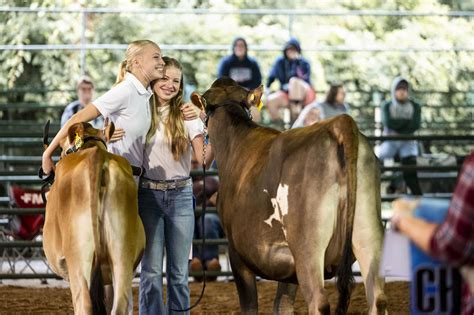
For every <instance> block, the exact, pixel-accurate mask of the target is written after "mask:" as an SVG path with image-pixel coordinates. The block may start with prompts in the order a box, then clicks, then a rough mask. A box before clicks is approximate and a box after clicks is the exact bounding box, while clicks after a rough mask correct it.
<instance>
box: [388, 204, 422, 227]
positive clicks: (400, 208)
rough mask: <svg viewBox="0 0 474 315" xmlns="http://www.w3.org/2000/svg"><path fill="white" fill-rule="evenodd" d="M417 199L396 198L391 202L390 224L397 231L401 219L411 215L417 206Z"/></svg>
mask: <svg viewBox="0 0 474 315" xmlns="http://www.w3.org/2000/svg"><path fill="white" fill-rule="evenodd" d="M418 202H419V200H418V199H405V198H398V199H396V200H394V201H393V202H392V210H393V215H392V218H391V219H390V223H391V224H392V226H393V227H394V228H395V230H398V224H399V222H400V219H401V218H402V217H406V216H411V215H413V211H414V210H415V208H416V207H417V205H418Z"/></svg>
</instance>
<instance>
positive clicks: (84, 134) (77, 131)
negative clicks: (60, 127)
mask: <svg viewBox="0 0 474 315" xmlns="http://www.w3.org/2000/svg"><path fill="white" fill-rule="evenodd" d="M114 131H115V126H114V124H113V123H110V124H109V123H107V122H106V123H105V128H104V129H101V130H99V129H96V128H94V127H92V125H91V124H89V123H84V122H83V123H76V124H74V125H72V126H71V127H69V129H68V136H67V137H66V138H65V139H64V140H63V141H62V142H61V144H60V145H61V148H62V149H63V152H62V154H61V155H62V156H64V155H67V154H69V153H73V152H76V151H78V150H80V149H81V148H84V147H90V146H91V145H90V144H89V143H88V142H90V143H92V142H93V141H95V142H96V143H103V144H104V145H105V143H106V142H108V141H109V140H110V138H111V137H112V135H113V134H114Z"/></svg>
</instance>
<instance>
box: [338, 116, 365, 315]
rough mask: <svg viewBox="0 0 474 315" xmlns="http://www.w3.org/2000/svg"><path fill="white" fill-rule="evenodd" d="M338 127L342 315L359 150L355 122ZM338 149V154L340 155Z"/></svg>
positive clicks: (350, 281)
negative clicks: (342, 179) (342, 180)
mask: <svg viewBox="0 0 474 315" xmlns="http://www.w3.org/2000/svg"><path fill="white" fill-rule="evenodd" d="M339 122H340V126H337V127H336V130H335V132H336V138H337V139H338V144H339V160H340V162H341V164H342V167H343V169H344V171H345V174H346V179H347V185H346V187H347V196H346V205H345V207H343V209H344V210H343V213H341V214H342V216H341V218H344V219H343V221H345V223H346V224H344V227H345V229H344V228H343V231H344V232H345V233H344V235H341V236H342V237H343V238H344V247H343V254H342V259H341V262H340V264H339V268H338V269H337V272H336V276H337V282H336V286H337V290H338V291H339V301H338V304H337V308H336V314H338V315H339V314H346V313H347V309H348V307H349V302H350V299H351V293H352V289H353V287H354V276H353V275H352V263H353V262H354V254H353V252H352V229H353V225H354V213H355V206H356V195H357V193H356V192H357V156H358V149H359V129H358V128H357V125H356V123H355V121H354V120H353V119H352V118H351V117H350V116H348V115H344V117H341V119H340V120H339ZM341 149H342V152H341Z"/></svg>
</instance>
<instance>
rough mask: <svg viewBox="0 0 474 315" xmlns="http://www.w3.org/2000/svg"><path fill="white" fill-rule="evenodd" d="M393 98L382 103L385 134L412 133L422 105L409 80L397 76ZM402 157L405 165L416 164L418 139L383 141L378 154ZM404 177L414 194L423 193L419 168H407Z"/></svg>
mask: <svg viewBox="0 0 474 315" xmlns="http://www.w3.org/2000/svg"><path fill="white" fill-rule="evenodd" d="M391 94H392V99H391V100H388V101H386V102H384V103H383V104H382V123H383V126H384V130H383V134H384V135H413V134H414V133H415V131H417V130H418V129H419V128H420V121H421V106H420V104H418V103H417V102H415V101H414V100H413V99H411V98H410V97H409V83H408V80H407V79H405V78H402V77H396V78H395V79H394V80H393V83H392V89H391ZM397 154H398V156H399V157H400V159H401V164H402V165H416V157H417V156H418V142H417V141H416V140H405V141H400V140H398V141H384V142H382V144H381V145H380V148H379V152H378V157H379V159H380V160H381V161H383V160H385V159H387V158H394V157H395V156H396V155H397ZM403 178H404V180H405V183H406V184H407V186H408V187H409V188H410V190H411V193H412V194H413V195H422V193H421V189H420V185H419V183H418V176H417V173H416V171H404V172H403Z"/></svg>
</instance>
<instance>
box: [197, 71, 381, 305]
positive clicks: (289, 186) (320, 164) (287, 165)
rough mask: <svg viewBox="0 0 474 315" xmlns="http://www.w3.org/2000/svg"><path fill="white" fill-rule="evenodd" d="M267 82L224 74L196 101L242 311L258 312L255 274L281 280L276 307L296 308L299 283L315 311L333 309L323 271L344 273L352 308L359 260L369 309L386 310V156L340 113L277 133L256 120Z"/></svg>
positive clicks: (343, 288) (341, 284) (343, 290)
mask: <svg viewBox="0 0 474 315" xmlns="http://www.w3.org/2000/svg"><path fill="white" fill-rule="evenodd" d="M262 91H263V88H262V87H259V88H257V89H255V90H251V91H249V90H247V89H245V88H242V87H240V86H238V85H237V84H236V83H235V82H234V81H233V80H231V79H228V78H221V79H219V80H217V81H215V82H214V83H213V85H212V86H211V88H210V89H209V90H207V91H206V92H205V93H204V94H203V95H202V96H200V95H199V94H197V93H193V95H192V100H193V103H194V104H195V105H197V106H205V108H206V111H207V113H208V117H209V118H208V119H209V120H208V128H209V137H210V141H211V143H212V145H213V148H214V149H215V156H216V161H217V165H218V168H219V177H220V186H219V196H218V212H219V215H220V218H221V222H222V226H223V227H224V230H225V232H226V234H227V238H228V240H229V255H230V260H231V266H232V272H233V274H234V278H235V282H236V285H237V290H238V293H239V299H240V307H241V310H242V311H243V312H244V313H246V314H255V313H257V311H258V305H257V291H256V283H255V276H256V275H259V276H261V277H263V278H266V279H273V280H277V281H279V284H278V290H277V295H276V299H275V304H274V312H276V313H279V312H292V311H293V302H294V297H295V293H296V288H297V286H296V285H295V284H299V286H301V289H302V293H303V296H304V298H305V300H306V302H307V303H308V307H309V311H310V313H311V314H318V313H324V314H328V313H329V303H328V298H327V295H326V292H325V290H324V279H325V278H330V277H333V276H334V275H336V276H337V278H338V279H337V287H338V290H339V293H340V296H339V303H338V307H337V310H336V312H337V313H338V314H343V313H345V312H346V311H347V307H348V304H349V301H350V293H351V287H352V286H351V284H352V283H351V281H353V277H352V272H351V265H352V263H353V262H354V254H355V258H357V260H358V261H359V264H360V268H361V273H362V276H363V280H364V284H365V287H366V296H367V303H368V306H369V312H370V313H384V312H385V311H386V305H387V302H386V298H385V295H384V293H383V287H384V280H383V279H382V278H380V277H379V275H378V273H379V261H380V255H381V247H382V238H383V229H382V224H381V213H380V181H379V180H380V174H379V164H378V161H377V158H376V157H375V155H374V153H373V151H372V148H371V147H370V146H369V144H368V142H367V140H366V139H365V137H364V136H363V135H362V134H361V133H360V132H359V130H358V128H357V126H356V124H355V122H354V120H353V119H352V118H351V117H350V116H348V115H342V116H338V117H335V118H333V119H330V120H327V121H323V122H321V123H318V124H315V125H313V126H310V127H306V128H299V129H293V130H289V131H285V132H279V131H276V130H273V129H270V128H264V127H261V126H258V125H257V124H255V123H253V122H252V120H251V117H250V116H249V109H250V107H251V106H252V105H257V104H259V103H260V98H261V95H262Z"/></svg>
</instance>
